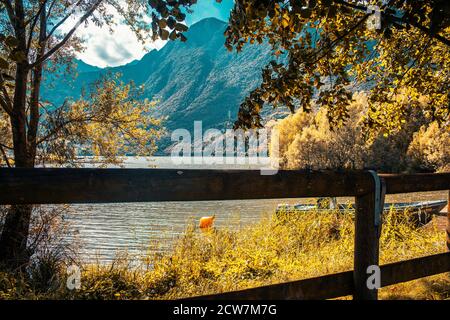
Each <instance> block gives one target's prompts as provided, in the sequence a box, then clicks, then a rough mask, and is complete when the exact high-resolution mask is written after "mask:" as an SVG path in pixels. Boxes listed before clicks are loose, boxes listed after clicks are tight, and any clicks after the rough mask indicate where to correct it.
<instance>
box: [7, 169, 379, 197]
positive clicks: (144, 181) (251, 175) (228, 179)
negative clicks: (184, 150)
mask: <svg viewBox="0 0 450 320" xmlns="http://www.w3.org/2000/svg"><path fill="white" fill-rule="evenodd" d="M372 188H373V183H372V180H371V177H370V174H368V173H367V172H345V173H344V172H341V173H339V172H330V171H316V172H309V171H279V172H278V173H277V174H276V175H261V173H260V171H259V170H172V169H42V168H38V169H0V204H50V203H53V204H58V203H110V202H146V201H201V200H235V199H269V198H297V197H322V196H352V195H355V194H363V193H367V192H370V191H371V189H372Z"/></svg>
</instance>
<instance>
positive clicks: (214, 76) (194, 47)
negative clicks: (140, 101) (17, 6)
mask: <svg viewBox="0 0 450 320" xmlns="http://www.w3.org/2000/svg"><path fill="white" fill-rule="evenodd" d="M225 28H226V23H225V22H223V21H220V20H217V19H215V18H208V19H204V20H201V21H200V22H198V23H196V24H194V25H192V26H191V27H190V29H189V31H188V32H187V33H186V36H187V38H188V41H187V42H185V43H182V42H180V41H175V42H169V43H168V44H167V45H165V46H164V47H163V48H162V49H161V50H159V51H156V50H153V51H151V52H149V53H148V54H146V55H145V56H144V57H143V58H142V59H141V60H140V61H133V62H132V63H130V64H127V65H125V66H120V67H115V68H106V69H99V68H96V67H92V66H89V65H87V64H85V63H84V62H82V61H80V62H78V67H77V72H78V77H77V78H76V79H73V78H70V77H67V76H66V77H61V79H59V80H58V81H50V80H48V85H47V86H46V87H45V88H44V89H43V97H44V99H46V100H49V101H51V102H54V103H57V104H58V103H62V102H63V101H64V100H65V99H67V98H70V97H71V98H78V97H79V95H80V92H81V90H82V88H83V87H85V88H88V87H89V84H90V83H92V82H93V81H95V80H96V79H99V77H101V76H102V75H104V74H105V73H107V72H120V73H121V74H122V78H123V80H124V81H126V82H128V81H130V80H133V81H134V82H135V83H136V84H137V85H141V84H145V96H144V97H143V98H151V99H157V100H158V101H159V103H158V109H157V113H158V115H161V116H168V120H167V122H166V127H167V129H168V130H173V129H176V128H186V129H188V130H192V127H193V123H194V121H195V120H202V121H203V128H204V129H208V128H218V129H221V128H223V127H225V126H226V125H230V123H231V122H233V121H234V120H235V118H236V115H237V111H238V108H239V105H240V103H241V102H242V100H243V99H244V97H245V96H246V95H247V94H248V93H249V92H250V91H251V90H252V89H254V88H255V87H256V86H258V84H259V83H260V82H261V69H262V68H263V67H264V66H265V65H266V63H267V62H268V61H269V60H270V59H272V57H271V55H270V48H269V46H268V45H248V46H246V47H245V48H244V50H243V51H242V52H240V53H236V52H228V51H227V50H226V48H225V47H224V41H225V38H224V35H223V33H224V30H225ZM48 79H50V77H49V78H48ZM51 83H52V84H51ZM169 142H170V141H168V140H167V139H166V140H165V141H164V142H162V145H161V147H163V148H164V147H166V146H167V145H168V143H169Z"/></svg>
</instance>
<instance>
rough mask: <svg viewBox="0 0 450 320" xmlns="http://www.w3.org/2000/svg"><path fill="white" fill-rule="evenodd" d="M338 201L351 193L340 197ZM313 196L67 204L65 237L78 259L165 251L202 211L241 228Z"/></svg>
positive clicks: (164, 160) (157, 162) (164, 164)
mask: <svg viewBox="0 0 450 320" xmlns="http://www.w3.org/2000/svg"><path fill="white" fill-rule="evenodd" d="M124 167H127V168H149V167H156V168H177V169H194V168H195V169H198V168H203V169H258V168H259V166H258V165H250V164H234V165H217V164H215V165H208V166H205V165H199V164H184V165H174V164H173V163H172V161H171V160H170V158H168V157H155V158H150V159H143V158H128V159H127V160H126V161H125V163H124ZM437 199H446V192H426V193H415V194H409V195H407V196H405V195H395V196H388V197H387V199H386V200H387V201H389V202H402V201H417V200H437ZM338 200H339V201H340V202H347V201H352V199H351V198H342V199H338ZM310 201H314V199H301V200H300V199H268V200H266V199H264V200H232V201H195V202H148V203H124V204H120V203H119V204H117V203H116V204H83V205H71V206H70V208H69V210H68V211H67V213H66V214H65V221H67V222H68V226H69V232H68V233H67V235H66V239H67V240H69V241H72V240H74V239H76V240H77V241H79V242H80V247H79V252H80V255H81V259H83V260H84V261H86V262H100V263H107V262H110V261H112V260H113V259H114V258H115V256H116V254H117V253H118V252H123V251H126V252H127V253H128V254H129V255H131V256H133V255H138V256H139V255H142V254H145V253H147V252H148V251H149V250H150V251H152V252H162V251H166V250H169V249H170V248H171V246H172V244H173V243H174V241H175V240H176V238H177V237H178V236H179V235H180V234H182V233H183V232H184V230H185V229H186V227H187V226H188V225H189V224H190V223H194V224H198V219H199V218H200V217H202V216H205V215H213V214H215V215H216V221H215V226H216V227H217V228H225V227H227V228H234V229H238V228H242V227H244V226H247V225H249V224H252V223H255V222H257V221H259V220H260V219H261V218H262V217H263V216H269V215H271V214H272V213H273V212H274V210H275V208H276V206H277V204H279V203H290V204H293V203H298V202H310Z"/></svg>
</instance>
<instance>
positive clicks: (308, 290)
mask: <svg viewBox="0 0 450 320" xmlns="http://www.w3.org/2000/svg"><path fill="white" fill-rule="evenodd" d="M380 269H381V275H382V277H381V286H382V287H386V286H390V285H392V284H396V283H401V282H406V281H411V280H415V279H419V278H423V277H427V276H431V275H434V274H438V273H443V272H447V271H449V270H450V252H446V253H440V254H436V255H432V256H427V257H423V258H416V259H411V260H406V261H400V262H395V263H390V264H385V265H382V266H380ZM352 279H353V271H346V272H340V273H335V274H329V275H325V276H321V277H316V278H309V279H305V280H297V281H292V282H286V283H278V284H273V285H268V286H263V287H258V288H251V289H245V290H239V291H232V292H225V293H220V294H212V295H207V296H199V297H193V298H189V299H192V300H197V299H201V300H258V299H262V300H282V299H292V300H322V299H333V298H338V297H342V296H348V295H351V294H353V292H354V287H353V283H352Z"/></svg>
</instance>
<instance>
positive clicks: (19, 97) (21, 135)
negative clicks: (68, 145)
mask: <svg viewBox="0 0 450 320" xmlns="http://www.w3.org/2000/svg"><path fill="white" fill-rule="evenodd" d="M15 10H16V21H15V22H16V24H15V26H14V28H15V33H16V37H17V39H18V42H19V45H18V46H17V50H19V51H21V52H24V53H25V52H27V45H26V28H25V24H24V9H23V4H22V2H21V1H19V2H18V3H17V4H16V8H15ZM43 12H44V17H45V11H43ZM41 17H42V15H41ZM44 22H45V21H44ZM44 32H45V30H44ZM41 52H44V48H43V47H41V50H40V52H39V53H41ZM29 74H30V69H29V63H28V59H27V60H26V61H20V62H18V63H17V64H16V75H15V90H14V100H13V110H12V115H11V117H10V118H11V119H10V120H11V127H12V134H13V147H14V166H15V167H17V168H33V167H34V161H35V157H36V142H35V141H36V133H37V126H38V121H39V120H38V118H39V88H40V84H41V78H42V64H40V65H39V66H37V69H35V70H34V81H33V83H32V88H31V89H32V94H31V97H30V100H31V101H30V102H31V103H30V108H31V109H30V123H29V124H27V111H26V106H27V82H28V77H29ZM36 75H37V77H36ZM27 125H29V126H32V130H31V131H30V130H27ZM28 129H30V128H29V127H28ZM27 131H28V132H27ZM29 139H31V142H32V143H31V144H30V141H29ZM32 210H33V206H32V205H25V206H23V205H21V206H19V205H12V206H11V207H10V208H9V210H8V213H7V215H6V217H5V221H4V225H3V228H2V234H1V236H0V265H2V266H3V267H6V268H8V269H18V268H20V269H22V268H23V267H24V266H26V264H27V263H28V262H29V259H30V254H29V253H28V251H27V242H28V233H29V227H30V220H31V213H32Z"/></svg>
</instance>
